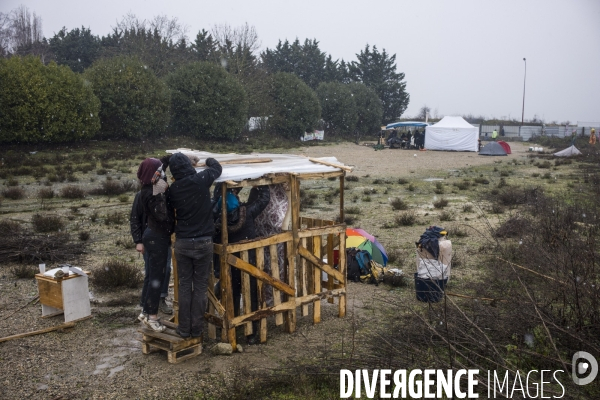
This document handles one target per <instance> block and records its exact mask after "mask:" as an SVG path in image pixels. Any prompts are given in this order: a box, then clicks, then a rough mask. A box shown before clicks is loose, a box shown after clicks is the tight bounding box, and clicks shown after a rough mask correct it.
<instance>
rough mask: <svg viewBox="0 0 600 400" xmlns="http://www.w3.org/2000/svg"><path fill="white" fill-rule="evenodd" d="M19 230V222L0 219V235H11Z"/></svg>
mask: <svg viewBox="0 0 600 400" xmlns="http://www.w3.org/2000/svg"><path fill="white" fill-rule="evenodd" d="M20 231H21V224H19V223H18V222H17V221H11V220H9V219H3V220H0V236H13V235H16V234H17V233H19V232H20Z"/></svg>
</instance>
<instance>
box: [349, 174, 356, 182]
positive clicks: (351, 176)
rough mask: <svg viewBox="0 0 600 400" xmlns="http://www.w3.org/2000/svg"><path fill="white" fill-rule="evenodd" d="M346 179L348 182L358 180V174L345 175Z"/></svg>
mask: <svg viewBox="0 0 600 400" xmlns="http://www.w3.org/2000/svg"><path fill="white" fill-rule="evenodd" d="M346 180H347V181H348V182H358V176H356V175H350V176H347V177H346Z"/></svg>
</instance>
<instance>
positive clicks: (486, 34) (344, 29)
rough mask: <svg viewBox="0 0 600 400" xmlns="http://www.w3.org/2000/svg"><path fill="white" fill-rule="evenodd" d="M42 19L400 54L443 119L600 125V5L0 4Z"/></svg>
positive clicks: (397, 0) (413, 102)
mask: <svg viewBox="0 0 600 400" xmlns="http://www.w3.org/2000/svg"><path fill="white" fill-rule="evenodd" d="M21 4H22V5H25V6H26V7H28V8H29V10H30V11H31V12H35V13H36V14H37V15H39V16H41V17H42V21H43V31H44V36H46V37H51V36H53V35H54V33H55V32H57V31H59V30H60V29H61V28H62V27H63V26H65V27H67V29H73V28H76V27H81V26H84V27H86V28H90V29H91V30H92V33H94V34H97V35H101V36H102V35H106V34H108V33H109V32H110V31H111V27H113V26H115V24H116V21H117V20H120V19H121V17H122V16H123V15H125V14H126V13H128V12H131V13H133V14H135V15H136V16H137V17H138V18H140V19H144V18H148V19H150V18H152V17H153V16H155V15H166V16H168V17H170V18H173V17H176V18H177V19H178V20H179V21H180V22H181V23H182V24H184V25H186V26H187V27H188V36H189V37H191V38H193V37H195V35H196V33H197V32H198V31H199V30H200V29H206V30H210V29H211V28H212V27H213V26H214V25H216V24H228V25H230V26H232V27H236V26H240V25H242V24H244V23H246V22H247V23H248V24H249V25H251V26H254V27H255V28H256V31H257V33H258V36H259V39H260V41H261V44H262V46H261V49H264V48H267V47H269V48H273V47H275V46H276V45H277V42H278V40H280V39H281V40H285V39H288V40H290V41H293V40H294V39H295V38H299V39H300V40H301V41H304V39H306V38H309V39H313V38H314V39H317V40H318V41H319V42H320V48H321V50H322V51H324V52H326V53H328V54H331V55H332V57H333V58H334V59H342V58H343V59H344V60H346V61H353V60H356V56H355V55H356V54H357V53H358V52H359V51H360V50H361V49H364V46H365V45H366V44H367V43H368V44H369V45H372V46H373V45H375V46H377V48H378V49H380V50H381V49H385V50H386V51H387V52H388V53H390V54H396V65H397V68H398V71H399V72H404V73H405V74H406V77H405V81H406V83H407V85H406V89H407V91H408V93H409V94H410V104H409V106H408V109H407V110H406V113H405V114H404V116H405V117H406V116H411V115H415V114H417V113H418V111H419V109H420V108H421V107H422V106H423V105H427V106H429V107H430V108H431V110H432V113H435V112H437V115H439V116H443V115H465V114H473V115H476V116H478V115H483V116H485V117H487V118H491V117H497V118H501V117H506V118H508V117H510V118H516V119H518V120H520V119H521V107H522V101H523V78H524V72H525V62H524V61H523V57H526V58H527V80H526V93H525V119H531V118H533V117H534V115H537V116H538V117H539V118H543V119H544V120H545V121H546V122H552V121H558V122H563V121H567V120H568V121H570V122H571V123H576V122H577V121H600V1H599V0H569V1H566V0H537V1H534V0H502V1H482V0H452V1H442V0H439V1H433V0H414V1H407V0H404V1H401V0H369V1H364V0H345V1H338V0H335V1H334V0H319V1H315V0H302V1H294V2H292V1H281V0H253V1H247V0H245V1H239V0H225V1H215V0H212V1H198V0H196V1H192V0H189V1H180V0H170V1H164V0H98V1H89V0H88V1H84V0H60V1H50V0H2V1H0V11H1V12H9V11H11V10H13V9H15V8H17V7H18V6H20V5H21Z"/></svg>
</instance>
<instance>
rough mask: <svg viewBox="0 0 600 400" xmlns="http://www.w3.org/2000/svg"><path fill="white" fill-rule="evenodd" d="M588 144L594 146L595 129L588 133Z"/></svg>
mask: <svg viewBox="0 0 600 400" xmlns="http://www.w3.org/2000/svg"><path fill="white" fill-rule="evenodd" d="M590 144H591V145H592V146H594V145H595V144H596V129H594V128H592V130H591V131H590Z"/></svg>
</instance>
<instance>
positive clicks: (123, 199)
mask: <svg viewBox="0 0 600 400" xmlns="http://www.w3.org/2000/svg"><path fill="white" fill-rule="evenodd" d="M119 201H120V202H121V203H127V202H128V201H129V196H127V195H126V194H122V195H120V196H119Z"/></svg>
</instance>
